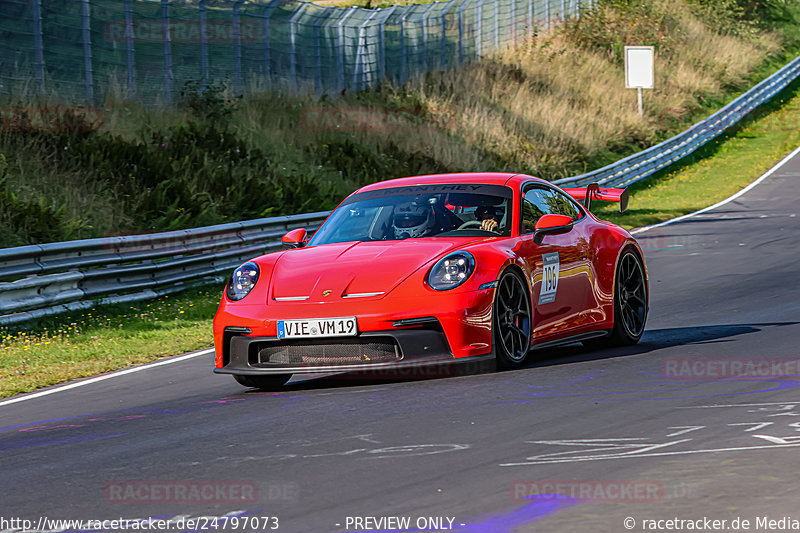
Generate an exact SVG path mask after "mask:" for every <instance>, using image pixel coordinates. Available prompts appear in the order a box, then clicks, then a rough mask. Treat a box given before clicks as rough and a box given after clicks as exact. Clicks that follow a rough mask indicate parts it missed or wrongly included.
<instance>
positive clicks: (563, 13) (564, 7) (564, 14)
mask: <svg viewBox="0 0 800 533" xmlns="http://www.w3.org/2000/svg"><path fill="white" fill-rule="evenodd" d="M566 1H567V0H561V20H562V21H563V20H564V19H566V18H567V4H566Z"/></svg>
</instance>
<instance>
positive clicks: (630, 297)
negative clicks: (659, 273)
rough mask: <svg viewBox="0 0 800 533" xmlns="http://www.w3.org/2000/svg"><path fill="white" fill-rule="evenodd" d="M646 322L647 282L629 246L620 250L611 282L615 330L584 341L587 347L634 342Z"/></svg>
mask: <svg viewBox="0 0 800 533" xmlns="http://www.w3.org/2000/svg"><path fill="white" fill-rule="evenodd" d="M646 321H647V281H646V280H645V276H644V266H643V265H642V260H641V259H640V258H639V255H638V254H636V253H635V252H633V251H631V250H630V249H628V250H626V251H624V252H623V253H622V257H620V260H619V264H618V265H617V276H616V280H615V282H614V329H612V330H611V335H609V336H608V337H605V338H602V339H593V340H589V341H585V342H584V344H585V345H586V346H588V347H590V348H603V347H607V346H627V345H631V344H636V343H637V342H639V339H641V338H642V333H644V324H645V322H646Z"/></svg>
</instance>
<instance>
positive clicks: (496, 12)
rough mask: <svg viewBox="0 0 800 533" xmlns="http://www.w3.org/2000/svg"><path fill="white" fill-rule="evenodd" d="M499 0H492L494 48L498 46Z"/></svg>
mask: <svg viewBox="0 0 800 533" xmlns="http://www.w3.org/2000/svg"><path fill="white" fill-rule="evenodd" d="M499 11H500V0H494V49H495V50H497V49H498V48H500V17H499V14H500V13H499Z"/></svg>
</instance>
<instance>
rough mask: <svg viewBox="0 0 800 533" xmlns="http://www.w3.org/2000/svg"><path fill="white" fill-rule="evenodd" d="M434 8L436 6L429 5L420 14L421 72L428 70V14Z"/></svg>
mask: <svg viewBox="0 0 800 533" xmlns="http://www.w3.org/2000/svg"><path fill="white" fill-rule="evenodd" d="M434 7H436V4H430V6H429V7H428V9H426V10H425V11H423V12H422V72H427V70H428V13H430V12H431V9H433V8H434Z"/></svg>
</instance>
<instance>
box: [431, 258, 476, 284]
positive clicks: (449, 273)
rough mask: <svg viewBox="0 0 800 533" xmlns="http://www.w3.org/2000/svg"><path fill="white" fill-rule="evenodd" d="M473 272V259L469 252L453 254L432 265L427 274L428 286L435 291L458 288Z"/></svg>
mask: <svg viewBox="0 0 800 533" xmlns="http://www.w3.org/2000/svg"><path fill="white" fill-rule="evenodd" d="M474 270H475V258H474V257H472V254H471V253H469V252H454V253H452V254H450V255H448V256H446V257H443V258H442V259H440V260H439V261H437V262H436V264H435V265H433V268H432V269H431V271H430V273H429V274H428V285H430V286H431V288H433V289H436V290H437V291H446V290H447V289H452V288H454V287H458V286H459V285H461V284H462V283H464V282H465V281H467V279H469V277H470V275H472V272H473V271H474Z"/></svg>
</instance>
